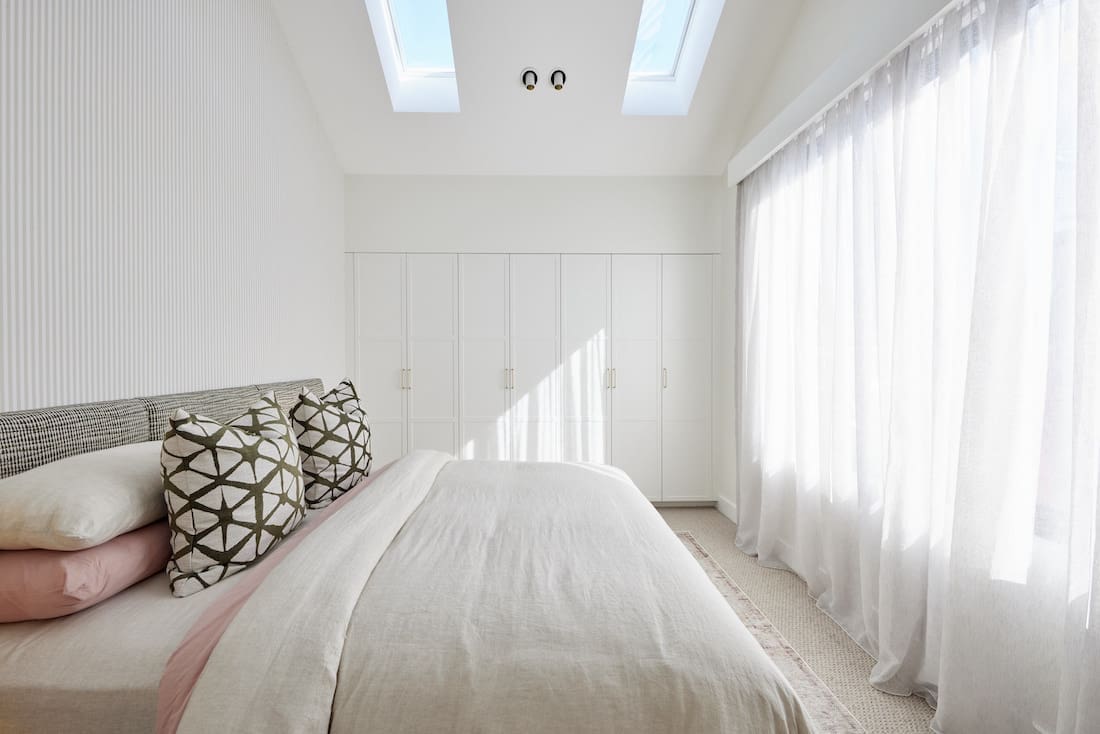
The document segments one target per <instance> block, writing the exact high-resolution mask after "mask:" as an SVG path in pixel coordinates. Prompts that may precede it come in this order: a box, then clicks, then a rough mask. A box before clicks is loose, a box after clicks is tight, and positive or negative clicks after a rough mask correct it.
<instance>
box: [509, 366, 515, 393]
mask: <svg viewBox="0 0 1100 734" xmlns="http://www.w3.org/2000/svg"><path fill="white" fill-rule="evenodd" d="M508 387H510V388H512V389H513V390H515V389H516V368H515V367H513V368H512V369H510V370H508Z"/></svg>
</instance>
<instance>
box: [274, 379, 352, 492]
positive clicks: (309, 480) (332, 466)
mask: <svg viewBox="0 0 1100 734" xmlns="http://www.w3.org/2000/svg"><path fill="white" fill-rule="evenodd" d="M290 418H291V421H292V422H293V423H294V433H295V434H296V435H297V438H298V446H299V448H300V449H301V452H302V476H303V479H304V480H305V485H306V504H307V505H308V506H309V508H310V509H319V508H321V507H324V506H326V505H328V504H330V503H331V502H332V501H333V500H334V499H336V498H337V497H339V496H340V495H342V494H343V493H344V492H347V491H348V490H349V489H351V488H352V487H354V486H355V485H356V484H358V483H359V482H361V481H362V480H363V478H364V477H365V476H367V475H368V474H370V465H371V453H370V425H369V424H368V423H367V415H366V413H364V412H363V409H362V407H361V406H360V405H359V396H358V395H357V394H356V392H355V386H354V385H352V384H351V382H350V381H349V380H344V381H343V382H341V383H340V384H339V385H337V386H336V387H335V388H333V389H332V390H330V391H329V392H327V393H325V394H324V395H323V396H322V397H320V398H318V397H317V396H316V395H314V394H313V392H312V391H310V390H309V389H308V388H302V392H301V395H300V396H299V398H298V404H297V405H295V406H294V408H293V409H292V410H291V411H290Z"/></svg>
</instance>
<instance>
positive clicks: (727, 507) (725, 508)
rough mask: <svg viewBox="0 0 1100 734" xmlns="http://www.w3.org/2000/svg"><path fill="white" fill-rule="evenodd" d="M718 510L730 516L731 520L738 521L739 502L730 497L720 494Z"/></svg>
mask: <svg viewBox="0 0 1100 734" xmlns="http://www.w3.org/2000/svg"><path fill="white" fill-rule="evenodd" d="M717 508H718V511H719V512H721V513H722V514H723V515H725V516H726V517H728V518H729V520H730V522H732V523H734V524H736V523H737V502H736V501H735V500H733V499H730V498H729V497H726V496H723V495H718V502H717Z"/></svg>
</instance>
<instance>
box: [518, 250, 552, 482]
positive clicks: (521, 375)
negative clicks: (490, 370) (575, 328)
mask: <svg viewBox="0 0 1100 734" xmlns="http://www.w3.org/2000/svg"><path fill="white" fill-rule="evenodd" d="M560 260H561V257H560V256H559V255H510V256H509V271H510V278H511V283H510V288H509V291H510V294H511V299H510V300H511V314H510V316H511V331H510V336H511V339H510V346H511V362H510V367H511V370H512V372H511V374H510V376H509V377H510V380H509V382H510V385H511V393H512V401H511V408H510V413H511V424H512V426H511V428H512V458H513V459H515V460H516V461H561V448H562V441H561V359H560V351H561V349H560V346H561V345H560V343H559V333H560V331H559V325H558V316H559V314H560V304H559V301H558V298H559V292H560V291H559V272H560Z"/></svg>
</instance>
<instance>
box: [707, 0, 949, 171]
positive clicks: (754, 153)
mask: <svg viewBox="0 0 1100 734" xmlns="http://www.w3.org/2000/svg"><path fill="white" fill-rule="evenodd" d="M949 2H950V0H805V2H804V3H803V6H802V10H801V11H800V12H799V14H798V17H797V19H796V21H795V24H794V26H793V27H792V28H791V31H790V34H789V35H788V37H787V40H786V42H785V43H784V45H783V48H782V50H781V51H780V52H779V54H778V56H777V63H776V64H775V67H774V68H773V70H772V73H771V75H770V76H769V78H768V81H767V82H766V83H765V84H764V85H763V87H762V92H761V95H760V98H759V99H758V100H757V102H756V104H755V105H754V106H753V109H752V111H751V112H750V113H749V115H748V116H747V118H746V122H745V125H744V132H743V134H742V138H741V142H740V144H739V145H738V152H737V153H735V154H734V156H733V158H732V160H731V161H730V164H729V167H728V172H727V173H728V176H729V181H730V183H731V184H733V183H737V182H738V181H740V180H741V179H742V178H744V177H745V176H746V175H747V174H749V173H750V172H751V171H752V169H754V168H755V167H756V166H758V165H759V164H760V163H761V162H763V160H764V159H765V158H767V156H768V155H769V154H770V153H771V152H772V151H773V150H775V148H776V147H778V146H779V145H780V144H781V143H783V141H784V140H785V139H786V138H787V137H789V136H790V135H792V134H793V133H795V132H796V131H797V130H799V129H800V128H801V127H802V126H803V125H805V124H806V123H808V122H809V121H810V120H811V119H813V118H814V117H815V116H816V115H817V114H818V113H819V112H820V111H821V110H822V109H823V108H824V107H826V106H827V105H828V104H829V103H830V102H831V101H833V100H834V99H835V98H836V97H837V96H839V95H840V94H841V93H842V92H843V91H844V90H846V89H847V88H848V87H849V86H851V85H852V84H853V83H855V82H856V81H858V80H859V79H860V78H861V77H863V76H864V75H866V74H867V72H869V71H871V69H872V68H874V67H875V66H876V65H878V63H879V62H881V61H883V60H885V58H886V57H887V56H888V55H889V54H890V53H891V52H892V51H893V50H895V49H896V48H897V47H898V46H900V45H901V44H902V43H903V42H905V40H906V39H908V38H909V37H911V36H912V35H914V34H915V33H916V32H917V31H918V30H920V28H921V27H922V26H923V25H925V24H926V23H927V22H928V21H929V20H931V19H932V18H933V17H934V16H935V15H936V14H938V13H939V12H940V11H941V10H943V8H944V7H945V6H947V5H948V4H949Z"/></svg>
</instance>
